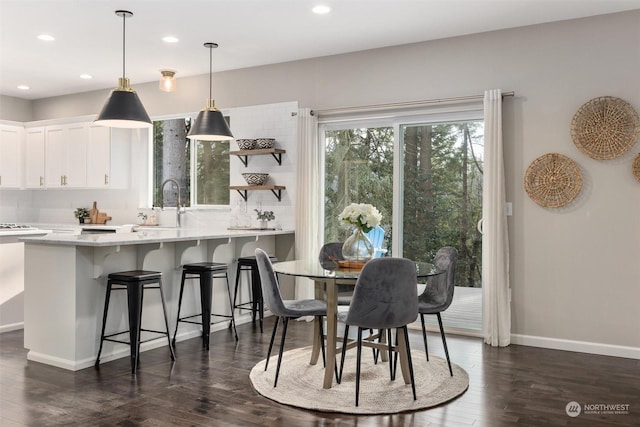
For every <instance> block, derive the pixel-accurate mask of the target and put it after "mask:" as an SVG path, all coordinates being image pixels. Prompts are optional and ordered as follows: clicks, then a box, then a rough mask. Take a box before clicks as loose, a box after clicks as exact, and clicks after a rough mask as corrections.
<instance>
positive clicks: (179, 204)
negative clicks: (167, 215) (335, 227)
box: [160, 178, 184, 227]
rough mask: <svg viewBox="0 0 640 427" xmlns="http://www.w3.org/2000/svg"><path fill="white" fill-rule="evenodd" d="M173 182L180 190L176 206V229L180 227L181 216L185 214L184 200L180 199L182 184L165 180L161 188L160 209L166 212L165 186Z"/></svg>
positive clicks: (172, 180)
mask: <svg viewBox="0 0 640 427" xmlns="http://www.w3.org/2000/svg"><path fill="white" fill-rule="evenodd" d="M169 182H172V183H174V184H175V186H176V188H177V189H178V201H177V205H176V227H180V215H182V214H183V213H184V206H182V199H181V198H180V184H178V181H176V180H175V179H172V178H169V179H165V180H164V182H163V183H162V186H161V187H160V209H162V210H164V186H165V185H167V183H169Z"/></svg>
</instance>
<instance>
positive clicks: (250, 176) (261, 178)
mask: <svg viewBox="0 0 640 427" xmlns="http://www.w3.org/2000/svg"><path fill="white" fill-rule="evenodd" d="M242 177H243V178H244V180H245V181H247V184H249V185H263V184H264V183H265V182H266V181H267V178H268V177H269V174H268V173H243V174H242Z"/></svg>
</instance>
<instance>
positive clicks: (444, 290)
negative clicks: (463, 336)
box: [420, 246, 458, 311]
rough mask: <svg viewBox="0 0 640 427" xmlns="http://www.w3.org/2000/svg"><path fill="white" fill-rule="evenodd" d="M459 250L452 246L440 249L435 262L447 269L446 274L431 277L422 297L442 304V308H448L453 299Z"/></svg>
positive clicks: (439, 267) (436, 264) (437, 265)
mask: <svg viewBox="0 0 640 427" xmlns="http://www.w3.org/2000/svg"><path fill="white" fill-rule="evenodd" d="M457 259H458V250H457V249H456V248H453V247H451V246H445V247H443V248H440V249H438V251H437V252H436V255H435V257H434V258H433V264H434V265H435V266H436V267H437V268H438V269H440V270H445V273H444V274H440V275H438V276H434V277H430V278H429V279H428V281H427V283H428V285H427V287H426V288H425V290H424V292H423V293H422V294H421V295H420V298H425V299H428V300H429V301H431V302H437V303H439V304H442V307H441V310H442V311H444V310H446V309H447V308H448V307H449V306H450V305H451V301H453V291H454V290H455V286H456V281H455V278H456V261H457Z"/></svg>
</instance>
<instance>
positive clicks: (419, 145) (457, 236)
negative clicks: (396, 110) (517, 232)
mask: <svg viewBox="0 0 640 427" xmlns="http://www.w3.org/2000/svg"><path fill="white" fill-rule="evenodd" d="M483 131H484V126H483V121H482V119H481V113H478V112H477V111H474V112H471V113H465V114H451V115H449V116H447V115H446V114H445V115H443V114H440V115H437V116H434V115H428V114H425V115H423V116H411V117H396V118H391V119H390V118H385V119H371V120H364V121H363V120H359V121H354V122H349V121H342V122H339V123H323V124H321V126H320V139H319V140H320V142H321V143H324V146H325V158H324V189H323V190H324V201H325V211H324V227H325V242H331V241H344V239H345V238H346V237H347V236H348V234H349V231H348V230H344V229H341V228H340V226H339V224H338V220H337V216H338V214H339V213H340V212H341V210H342V209H343V208H344V207H345V206H347V205H348V204H349V203H371V204H373V205H374V206H375V207H376V208H378V210H380V212H381V213H382V215H383V220H382V224H381V225H382V227H383V228H384V229H385V232H386V233H385V243H384V246H385V247H386V248H387V249H388V252H387V253H388V254H390V255H393V256H403V257H407V258H410V259H414V260H417V261H431V260H433V257H434V255H435V253H436V251H437V250H438V249H439V248H441V247H444V246H453V247H455V248H456V249H457V250H458V262H457V267H456V286H457V287H459V288H462V287H464V288H467V289H464V290H462V289H459V290H458V291H456V292H457V294H458V295H457V297H458V299H459V301H457V302H456V304H453V305H452V307H451V309H450V310H448V311H449V312H450V314H449V317H450V316H452V315H453V316H455V317H457V319H456V320H455V321H452V320H451V319H450V322H449V324H450V325H451V324H453V325H454V326H456V327H458V328H460V329H466V330H474V329H476V330H479V329H481V327H482V322H481V307H482V302H481V291H480V289H478V288H480V287H481V282H482V235H481V234H480V233H479V232H478V230H477V223H478V221H480V219H481V215H482V170H483V166H482V165H483ZM456 305H457V306H458V308H459V311H458V312H456V310H454V308H455V307H456Z"/></svg>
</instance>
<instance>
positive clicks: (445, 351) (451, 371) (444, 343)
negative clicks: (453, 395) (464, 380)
mask: <svg viewBox="0 0 640 427" xmlns="http://www.w3.org/2000/svg"><path fill="white" fill-rule="evenodd" d="M436 314H437V315H438V324H439V325H440V335H442V345H443V346H444V354H445V355H446V356H447V363H448V364H449V374H451V376H453V370H452V369H451V361H450V360H449V349H447V339H446V338H445V336H444V327H443V326H442V317H440V313H436Z"/></svg>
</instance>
